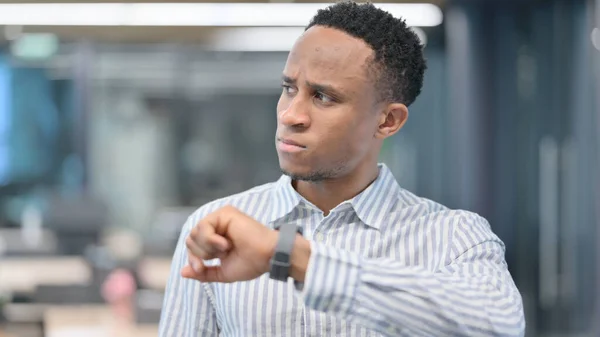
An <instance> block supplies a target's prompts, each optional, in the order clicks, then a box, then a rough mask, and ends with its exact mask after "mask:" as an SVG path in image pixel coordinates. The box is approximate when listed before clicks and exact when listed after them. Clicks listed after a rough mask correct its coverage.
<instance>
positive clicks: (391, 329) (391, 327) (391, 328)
mask: <svg viewBox="0 0 600 337" xmlns="http://www.w3.org/2000/svg"><path fill="white" fill-rule="evenodd" d="M387 331H388V332H389V333H390V334H392V335H393V334H394V333H396V328H394V327H393V326H388V328H387Z"/></svg>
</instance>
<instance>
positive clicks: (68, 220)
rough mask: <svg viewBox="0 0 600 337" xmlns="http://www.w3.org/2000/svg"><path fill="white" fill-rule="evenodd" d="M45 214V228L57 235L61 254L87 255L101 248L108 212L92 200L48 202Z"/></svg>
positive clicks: (62, 199)
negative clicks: (99, 245)
mask: <svg viewBox="0 0 600 337" xmlns="http://www.w3.org/2000/svg"><path fill="white" fill-rule="evenodd" d="M46 201H47V204H46V207H45V210H44V212H43V213H42V224H43V225H42V226H43V227H44V228H48V229H50V230H52V231H53V232H54V233H56V237H57V240H58V253H59V254H61V255H83V254H85V252H86V249H87V248H88V247H89V246H90V245H97V244H98V243H99V240H100V235H101V233H102V231H103V230H104V227H105V225H106V223H107V220H108V219H107V214H108V211H107V208H106V206H105V205H104V204H102V203H101V202H99V201H97V200H94V199H92V198H89V197H69V198H66V197H57V196H55V197H51V198H48V200H46Z"/></svg>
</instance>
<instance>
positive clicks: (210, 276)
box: [181, 265, 226, 282]
mask: <svg viewBox="0 0 600 337" xmlns="http://www.w3.org/2000/svg"><path fill="white" fill-rule="evenodd" d="M181 276H182V277H184V278H187V279H193V280H197V281H200V282H226V281H225V279H224V277H223V270H222V269H221V266H210V267H208V266H201V267H200V268H197V270H194V269H193V268H192V267H191V266H189V265H187V266H185V267H183V269H181Z"/></svg>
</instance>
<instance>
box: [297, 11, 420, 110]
mask: <svg viewBox="0 0 600 337" xmlns="http://www.w3.org/2000/svg"><path fill="white" fill-rule="evenodd" d="M312 26H324V27H330V28H335V29H338V30H341V31H343V32H345V33H347V34H349V35H351V36H354V37H356V38H359V39H361V40H363V41H365V42H366V43H367V44H368V45H369V46H371V48H372V49H373V51H374V60H373V64H372V66H373V67H370V68H372V69H373V70H375V76H376V77H375V78H374V81H375V86H376V89H377V90H378V91H379V93H380V97H379V98H380V99H381V100H387V101H392V102H400V103H403V104H404V105H406V106H409V105H410V104H412V103H413V102H414V101H415V99H416V98H417V96H419V94H420V93H421V88H422V87H423V75H424V73H425V69H427V64H426V62H425V58H424V57H423V45H422V44H421V41H420V39H419V37H418V36H417V35H416V34H415V33H414V32H413V31H412V30H411V29H410V28H409V27H408V26H407V25H406V22H405V21H404V20H403V19H398V18H395V17H393V16H392V15H391V14H390V13H388V12H386V11H384V10H381V9H379V8H377V7H375V6H374V5H373V4H372V3H365V4H357V3H355V2H353V1H343V2H338V3H336V4H334V5H331V6H329V7H327V8H326V9H321V10H319V11H318V12H317V14H316V15H315V16H314V17H313V18H312V20H311V21H310V23H309V24H308V26H307V27H306V30H308V29H309V28H311V27H312Z"/></svg>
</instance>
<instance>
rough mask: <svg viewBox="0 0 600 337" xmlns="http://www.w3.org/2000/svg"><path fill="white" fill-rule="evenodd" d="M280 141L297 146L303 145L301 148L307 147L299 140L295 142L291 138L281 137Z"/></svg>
mask: <svg viewBox="0 0 600 337" xmlns="http://www.w3.org/2000/svg"><path fill="white" fill-rule="evenodd" d="M279 141H280V142H282V143H283V144H286V145H292V146H297V147H301V148H306V146H304V145H302V144H300V143H298V142H295V141H293V140H291V139H286V138H279Z"/></svg>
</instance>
